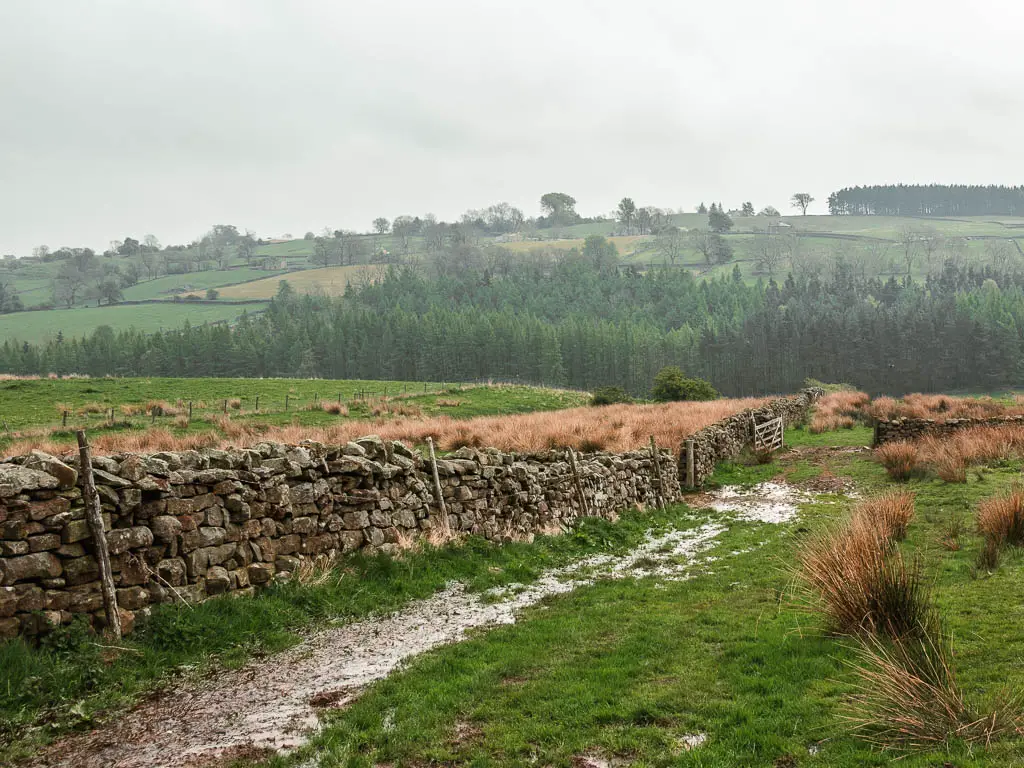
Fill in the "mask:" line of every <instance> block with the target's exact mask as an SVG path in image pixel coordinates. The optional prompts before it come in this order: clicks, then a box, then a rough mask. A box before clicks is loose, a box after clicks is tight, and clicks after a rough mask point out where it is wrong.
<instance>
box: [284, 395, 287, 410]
mask: <svg viewBox="0 0 1024 768" xmlns="http://www.w3.org/2000/svg"><path fill="white" fill-rule="evenodd" d="M284 409H285V410H286V411H287V410H288V393H287V392H286V393H285V395H284Z"/></svg>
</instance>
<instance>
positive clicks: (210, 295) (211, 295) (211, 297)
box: [206, 288, 220, 301]
mask: <svg viewBox="0 0 1024 768" xmlns="http://www.w3.org/2000/svg"><path fill="white" fill-rule="evenodd" d="M219 298H220V291H218V290H217V289H216V288H207V289H206V299H207V301H216V300H217V299H219Z"/></svg>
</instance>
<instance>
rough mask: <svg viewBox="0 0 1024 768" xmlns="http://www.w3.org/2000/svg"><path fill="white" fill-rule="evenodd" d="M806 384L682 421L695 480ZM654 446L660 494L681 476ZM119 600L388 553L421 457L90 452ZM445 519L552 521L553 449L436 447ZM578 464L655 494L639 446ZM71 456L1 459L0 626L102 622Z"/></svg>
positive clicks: (607, 489)
mask: <svg viewBox="0 0 1024 768" xmlns="http://www.w3.org/2000/svg"><path fill="white" fill-rule="evenodd" d="M817 396H818V393H817V392H816V391H814V390H805V391H803V392H801V393H800V394H799V395H798V396H797V397H793V398H783V399H779V400H775V401H773V402H771V403H769V404H768V405H766V406H764V407H763V408H760V409H757V410H754V411H744V412H743V413H740V414H737V415H735V416H732V417H730V418H728V419H725V420H724V421H722V422H719V423H717V424H715V425H712V426H710V427H707V428H705V429H703V430H701V431H700V432H698V433H696V434H695V435H693V439H694V441H695V444H696V469H697V472H696V474H697V482H698V484H699V483H701V482H702V481H703V480H704V479H705V478H706V477H707V476H708V475H709V474H711V472H712V471H713V470H714V465H715V463H716V462H718V461H721V460H722V459H725V458H731V457H734V456H736V455H737V454H738V453H739V452H740V451H741V450H742V448H743V447H744V446H745V445H747V444H749V443H750V441H751V439H752V436H753V427H752V419H753V420H756V421H757V422H758V423H760V422H762V421H764V420H767V419H770V418H775V417H776V416H782V417H783V418H784V419H785V420H786V422H787V423H788V424H792V423H793V422H794V421H797V420H800V419H803V418H804V417H805V416H806V414H807V411H808V408H809V407H810V405H811V404H812V403H813V402H814V400H815V399H816V397H817ZM681 461H682V462H683V464H682V474H681V475H680V473H679V472H677V471H676V459H675V457H673V456H672V455H671V453H670V452H669V451H667V450H663V451H661V452H660V453H659V457H658V462H659V466H660V470H661V471H660V483H663V484H664V494H663V495H664V498H665V499H666V500H667V501H673V500H676V499H679V498H680V495H681V487H680V485H681V483H680V478H681V477H682V478H683V479H684V480H685V470H686V466H685V452H684V453H683V455H682V457H681ZM93 467H94V476H95V481H96V486H97V489H98V492H99V495H100V499H101V502H102V517H103V520H104V529H105V532H104V535H105V536H106V539H107V544H108V548H109V551H110V555H111V565H112V570H113V573H114V581H115V586H116V589H117V598H118V604H119V606H120V608H121V614H122V616H121V619H122V625H124V626H125V628H126V630H130V628H131V625H132V623H133V622H134V620H135V618H136V615H137V614H139V613H140V612H141V613H142V614H143V615H144V614H145V612H147V611H148V610H149V609H150V607H151V606H153V605H156V604H159V603H164V602H173V601H184V602H189V603H192V602H197V601H200V600H203V599H205V598H206V597H208V596H212V595H218V594H223V593H228V592H233V593H245V592H250V591H253V590H254V589H257V588H259V587H260V586H263V585H266V584H268V583H270V582H271V581H273V580H274V579H281V578H290V577H291V575H292V574H294V573H295V571H296V570H297V569H298V568H299V566H300V563H301V561H302V560H303V559H304V558H309V557H313V556H317V555H321V554H343V553H348V552H353V551H355V550H358V549H364V550H367V551H371V552H382V553H388V554H391V553H394V552H397V551H398V550H400V549H401V548H402V547H404V546H407V545H408V544H409V543H410V542H412V541H414V540H416V539H417V538H419V537H423V536H428V535H429V534H430V532H431V531H432V530H434V529H435V528H438V527H439V526H440V524H441V521H440V514H439V511H438V509H437V504H436V501H435V498H434V493H433V479H432V475H431V474H430V471H429V470H430V468H429V465H428V464H426V462H425V461H424V458H423V457H422V456H421V455H420V454H419V453H418V452H417V451H415V450H412V449H410V448H408V447H407V446H405V445H403V444H402V443H400V442H386V441H382V440H381V439H380V438H378V437H373V436H371V437H366V438H363V439H361V440H357V441H354V442H350V443H347V444H345V445H340V446H328V445H323V444H320V443H314V442H306V443H302V444H300V445H281V444H277V443H269V442H265V443H259V444H257V445H254V446H252V447H251V448H248V449H231V450H213V449H208V450H203V451H183V452H173V453H172V452H163V453H155V454H152V455H136V454H119V455H114V456H106V457H104V456H101V457H96V458H94V459H93ZM437 467H438V472H439V475H440V479H441V485H442V493H443V496H444V498H445V502H446V506H447V510H448V518H447V522H448V526H449V527H450V528H451V529H452V530H453V531H456V532H467V533H472V534H476V535H480V536H484V537H486V538H488V539H491V540H495V541H506V540H512V539H519V538H528V537H530V536H532V535H533V534H535V533H538V532H542V531H544V532H547V531H551V532H554V531H557V530H559V529H562V528H564V527H566V526H568V525H569V524H571V523H572V522H573V521H574V520H575V519H576V518H578V517H579V516H581V514H583V512H582V510H583V509H584V507H583V505H582V504H581V503H580V498H579V494H578V491H577V490H576V486H575V483H574V478H573V474H572V469H571V467H570V465H569V463H568V462H567V460H566V455H565V453H564V452H561V451H548V452H545V453H535V454H516V453H503V452H501V451H498V450H495V449H482V450H476V449H470V448H462V449H460V450H458V451H456V452H455V453H453V454H451V455H450V456H447V457H445V458H444V459H439V460H438V462H437ZM578 469H579V474H580V481H581V485H582V488H583V494H584V497H585V499H586V509H587V511H588V512H589V514H590V515H594V516H600V517H605V518H611V517H613V516H614V515H616V513H618V512H620V511H622V510H625V509H628V508H629V507H632V506H634V505H653V504H655V503H656V501H657V498H658V495H659V490H660V485H659V477H658V474H659V473H658V472H657V471H656V470H655V462H654V458H653V456H652V455H651V453H650V452H649V451H639V452H634V453H624V454H609V453H592V454H583V455H582V456H580V457H579V463H578ZM79 485H80V483H79V477H78V468H77V458H75V459H66V460H61V459H58V458H56V457H53V456H50V455H47V454H44V453H40V452H38V451H36V452H33V453H32V454H31V455H29V456H21V457H17V458H14V459H10V460H8V461H5V462H0V638H4V637H14V636H18V635H29V636H30V635H37V634H40V633H42V632H45V631H46V630H47V629H48V628H50V627H52V626H56V625H60V624H67V623H69V622H70V621H72V619H73V618H74V617H75V616H76V615H86V616H88V617H89V619H90V620H91V621H93V623H94V624H95V625H96V626H102V624H103V622H104V613H103V598H102V593H101V590H100V582H99V565H98V563H97V561H96V558H95V556H94V545H93V539H92V531H91V530H90V528H89V524H88V523H87V521H86V518H85V508H84V502H83V499H82V492H81V490H80V487H79Z"/></svg>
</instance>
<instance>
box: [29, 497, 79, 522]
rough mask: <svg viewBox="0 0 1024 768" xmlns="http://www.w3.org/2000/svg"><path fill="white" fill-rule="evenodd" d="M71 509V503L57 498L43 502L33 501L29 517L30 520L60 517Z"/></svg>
mask: <svg viewBox="0 0 1024 768" xmlns="http://www.w3.org/2000/svg"><path fill="white" fill-rule="evenodd" d="M69 509H71V502H70V501H68V500H67V499H65V498H62V497H60V496H57V497H55V498H52V499H47V500H45V501H34V502H32V505H31V507H30V509H29V517H30V518H31V519H32V520H36V521H39V520H45V519H47V518H49V517H53V516H54V515H60V514H63V513H65V512H67V511H68V510H69Z"/></svg>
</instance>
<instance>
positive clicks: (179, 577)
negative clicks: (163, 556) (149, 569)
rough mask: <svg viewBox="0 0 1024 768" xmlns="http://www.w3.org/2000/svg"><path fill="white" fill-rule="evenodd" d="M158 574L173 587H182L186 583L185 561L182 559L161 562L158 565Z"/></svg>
mask: <svg viewBox="0 0 1024 768" xmlns="http://www.w3.org/2000/svg"><path fill="white" fill-rule="evenodd" d="M156 573H157V576H159V577H160V579H162V580H163V581H165V582H166V583H167V584H170V585H171V586H172V587H180V586H181V585H182V584H184V583H185V578H186V573H185V561H184V560H182V559H181V558H180V557H175V558H171V559H169V560H161V561H160V562H159V563H157V564H156Z"/></svg>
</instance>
